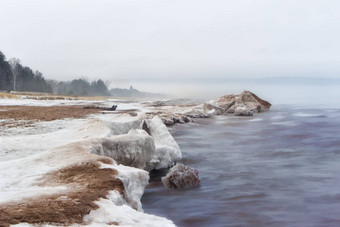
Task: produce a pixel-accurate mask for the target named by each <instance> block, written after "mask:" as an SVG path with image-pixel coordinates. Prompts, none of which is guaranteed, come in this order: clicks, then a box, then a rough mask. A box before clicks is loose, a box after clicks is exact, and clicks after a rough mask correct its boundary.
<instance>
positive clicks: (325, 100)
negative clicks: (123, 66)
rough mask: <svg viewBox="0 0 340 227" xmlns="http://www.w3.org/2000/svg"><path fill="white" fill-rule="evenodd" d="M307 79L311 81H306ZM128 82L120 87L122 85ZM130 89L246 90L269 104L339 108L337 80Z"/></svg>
mask: <svg viewBox="0 0 340 227" xmlns="http://www.w3.org/2000/svg"><path fill="white" fill-rule="evenodd" d="M310 80H311V81H310ZM128 84H129V83H125V84H121V85H122V86H126V87H127V85H128ZM132 84H133V86H134V87H135V88H137V89H140V90H143V91H150V92H157V93H165V94H170V95H173V96H174V97H176V98H194V99H203V100H209V99H215V98H217V97H220V96H223V95H227V94H238V93H241V92H243V91H244V90H249V91H251V92H253V93H255V94H256V95H258V96H259V97H261V98H263V99H265V100H267V101H269V102H271V103H272V104H273V105H298V106H305V107H322V108H340V102H339V101H338V100H340V81H338V80H329V81H327V80H322V79H319V80H317V79H314V80H313V78H311V79H305V80H299V81H297V80H296V79H292V80H284V81H281V82H276V81H269V82H268V81H266V80H255V81H252V80H247V79H244V80H216V79H211V80H208V79H207V80H203V81H202V80H187V81H171V80H165V81H164V80H162V81H161V80H154V81H146V82H143V81H134V82H133V83H132Z"/></svg>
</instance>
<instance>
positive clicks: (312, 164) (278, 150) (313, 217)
mask: <svg viewBox="0 0 340 227" xmlns="http://www.w3.org/2000/svg"><path fill="white" fill-rule="evenodd" d="M172 134H173V135H174V137H175V139H176V140H177V142H178V144H179V145H180V147H181V150H182V152H183V160H182V163H184V164H186V165H189V166H192V167H195V168H197V169H198V170H199V173H200V177H201V186H200V187H198V188H195V189H190V190H168V189H165V188H163V187H162V185H161V183H160V182H158V181H154V182H151V184H150V187H149V188H147V189H146V190H145V194H144V196H143V198H142V203H143V208H144V210H145V212H147V213H152V214H156V215H160V216H163V217H167V218H169V219H171V220H173V221H174V222H175V224H177V225H178V226H198V227H199V226H340V192H339V188H340V110H339V109H307V108H303V109H301V108H298V107H294V106H278V107H274V108H273V109H272V110H271V111H270V112H267V113H263V114H258V115H257V116H255V117H226V116H216V117H214V118H210V119H197V120H195V122H194V123H190V124H186V125H178V126H175V127H174V129H173V131H172Z"/></svg>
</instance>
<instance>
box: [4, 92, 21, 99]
mask: <svg viewBox="0 0 340 227" xmlns="http://www.w3.org/2000/svg"><path fill="white" fill-rule="evenodd" d="M0 98H1V99H5V98H6V99H19V97H18V96H17V95H14V94H11V93H5V92H0Z"/></svg>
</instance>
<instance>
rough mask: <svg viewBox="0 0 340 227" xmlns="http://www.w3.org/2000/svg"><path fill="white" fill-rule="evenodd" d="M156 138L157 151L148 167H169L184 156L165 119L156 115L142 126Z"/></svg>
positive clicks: (150, 168)
mask: <svg viewBox="0 0 340 227" xmlns="http://www.w3.org/2000/svg"><path fill="white" fill-rule="evenodd" d="M141 127H142V128H143V129H144V130H146V131H148V133H149V134H150V135H151V136H152V137H153V138H154V139H155V147H156V149H155V153H154V155H153V157H152V159H151V161H150V162H149V163H148V165H147V167H146V169H147V170H152V169H162V168H167V167H170V166H172V165H174V163H175V162H176V161H177V160H179V159H181V158H182V152H181V150H180V148H179V146H178V144H177V142H176V141H175V139H174V138H173V137H172V135H171V134H170V132H169V131H168V129H167V127H166V126H165V124H164V123H163V121H162V120H161V119H160V118H159V117H157V116H155V117H153V118H152V119H146V120H144V122H143V123H142V126H141Z"/></svg>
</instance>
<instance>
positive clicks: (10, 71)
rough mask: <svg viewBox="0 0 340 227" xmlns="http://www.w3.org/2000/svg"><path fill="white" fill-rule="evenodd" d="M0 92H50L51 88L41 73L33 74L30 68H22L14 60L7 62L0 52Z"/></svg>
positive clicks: (19, 63) (18, 61)
mask: <svg viewBox="0 0 340 227" xmlns="http://www.w3.org/2000/svg"><path fill="white" fill-rule="evenodd" d="M0 90H4V91H12V90H14V91H35V92H52V88H51V86H50V85H48V84H47V83H46V80H45V78H44V77H43V74H42V73H41V72H39V71H35V72H33V70H32V69H31V68H30V67H27V66H23V65H22V64H21V62H20V60H18V59H16V58H13V59H10V60H9V61H7V60H6V57H5V55H4V54H3V53H2V52H1V51H0Z"/></svg>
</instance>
